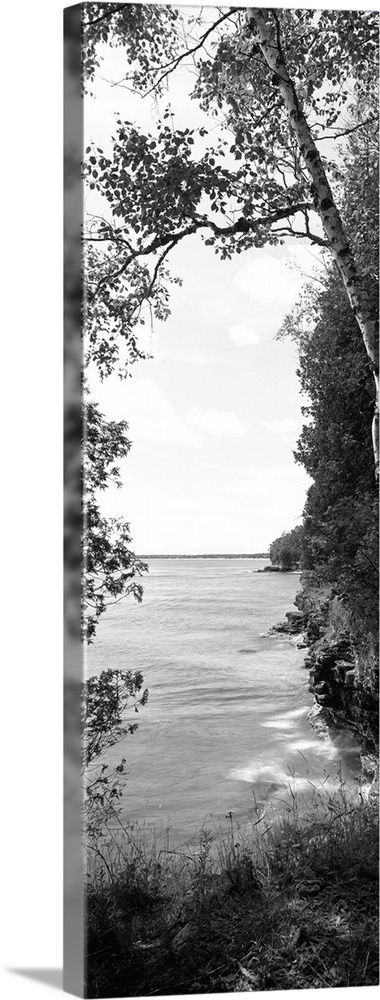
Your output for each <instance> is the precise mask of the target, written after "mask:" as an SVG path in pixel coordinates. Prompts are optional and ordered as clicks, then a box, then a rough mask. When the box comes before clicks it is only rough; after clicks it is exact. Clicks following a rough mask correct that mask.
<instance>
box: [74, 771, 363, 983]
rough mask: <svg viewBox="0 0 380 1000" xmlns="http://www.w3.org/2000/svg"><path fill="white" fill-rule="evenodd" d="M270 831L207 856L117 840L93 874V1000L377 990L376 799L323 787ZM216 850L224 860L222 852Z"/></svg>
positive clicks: (203, 838)
mask: <svg viewBox="0 0 380 1000" xmlns="http://www.w3.org/2000/svg"><path fill="white" fill-rule="evenodd" d="M301 799H302V796H300V795H296V794H295V795H294V796H293V798H292V804H291V806H288V807H287V808H286V809H285V810H284V812H283V814H282V816H281V817H280V818H278V819H277V820H276V821H275V822H273V823H271V821H270V820H268V818H267V817H265V814H261V813H260V810H259V808H257V810H256V811H254V812H253V814H252V817H251V824H252V832H251V834H250V835H249V836H247V835H245V836H244V835H242V831H241V830H240V829H239V827H238V825H237V824H235V823H234V819H233V815H232V814H230V835H229V837H228V838H227V839H226V840H224V841H223V842H221V843H220V842H219V843H218V844H217V845H215V843H214V841H213V835H212V833H211V832H210V831H208V830H207V829H203V830H202V831H201V833H200V834H199V843H198V846H197V848H196V849H194V847H191V846H189V845H186V844H184V845H182V847H180V848H177V849H172V848H171V846H170V840H169V834H168V838H167V842H166V843H165V845H164V846H160V844H159V843H158V842H155V841H153V842H152V841H150V842H148V841H147V840H146V839H144V831H143V830H140V831H139V829H138V828H137V829H136V828H133V827H131V828H130V829H128V828H125V830H124V831H123V832H122V836H121V837H119V836H115V832H114V831H111V830H109V831H108V833H107V832H105V834H104V840H103V843H102V846H101V849H100V847H99V851H100V852H101V853H100V857H98V859H97V861H98V862H100V863H98V864H95V863H94V864H93V868H92V871H91V873H89V874H88V876H87V887H86V901H87V926H88V932H87V947H88V962H87V972H88V981H87V984H86V995H87V996H90V997H109V996H114V997H125V996H154V995H160V996H166V995H169V996H170V995H181V994H196V993H215V992H254V991H256V990H266V991H269V990H278V989H310V988H326V987H330V988H331V987H346V986H347V987H354V986H371V985H376V984H377V983H378V935H377V874H376V872H377V858H378V811H377V806H376V801H375V800H374V799H373V798H372V797H371V796H370V795H368V794H367V792H366V790H365V789H364V790H362V789H361V788H360V786H359V787H358V791H357V795H356V796H355V797H354V798H353V797H352V795H350V794H349V793H348V792H347V790H346V788H345V785H344V782H343V781H340V782H339V784H338V785H337V788H336V791H335V793H334V794H331V793H328V792H327V791H326V789H325V787H324V786H323V784H322V783H320V782H317V783H316V784H315V786H314V792H313V797H312V801H311V803H309V805H308V807H307V808H306V811H304V810H303V809H302V802H301ZM215 846H216V850H215Z"/></svg>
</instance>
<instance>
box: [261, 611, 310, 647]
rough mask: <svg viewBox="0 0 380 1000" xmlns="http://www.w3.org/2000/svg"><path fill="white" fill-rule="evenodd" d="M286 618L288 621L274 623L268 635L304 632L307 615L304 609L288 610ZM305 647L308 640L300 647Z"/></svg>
mask: <svg viewBox="0 0 380 1000" xmlns="http://www.w3.org/2000/svg"><path fill="white" fill-rule="evenodd" d="M286 618H287V621H285V622H277V625H272V628H270V629H269V632H268V635H300V634H301V633H303V632H304V629H305V625H306V616H305V614H304V612H303V611H287V612H286ZM304 647H306V642H303V643H302V644H301V646H300V648H304Z"/></svg>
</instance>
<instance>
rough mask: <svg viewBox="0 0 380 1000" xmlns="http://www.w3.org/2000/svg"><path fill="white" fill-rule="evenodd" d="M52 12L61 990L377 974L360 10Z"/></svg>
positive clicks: (372, 476) (373, 510)
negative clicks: (63, 660)
mask: <svg viewBox="0 0 380 1000" xmlns="http://www.w3.org/2000/svg"><path fill="white" fill-rule="evenodd" d="M75 11H76V12H77V22H76V23H77V29H76V44H77V45H79V63H78V66H79V72H80V78H81V87H82V109H83V148H82V160H83V163H82V179H83V187H82V205H81V210H80V213H78V212H76V213H74V215H76V218H78V214H79V215H81V216H82V255H81V276H80V278H79V279H78V278H77V280H79V281H80V283H81V290H80V295H79V298H78V296H77V301H79V304H80V307H81V310H82V319H81V328H82V334H83V350H82V359H81V378H82V383H81V400H82V452H81V469H82V494H81V495H82V522H81V525H82V526H81V532H82V555H81V559H82V588H81V640H82V646H81V649H82V652H81V683H80V687H81V690H80V695H78V698H77V701H76V697H77V696H76V694H75V692H76V690H77V689H76V688H75V684H74V682H73V684H74V686H73V687H72V689H71V690H72V691H73V692H74V695H73V697H74V701H76V704H77V706H79V705H80V709H81V723H80V725H81V743H80V748H79V750H80V753H79V752H78V755H77V756H78V759H79V756H80V761H81V763H80V767H79V764H78V779H77V780H78V787H79V784H80V791H81V807H80V812H81V845H80V852H81V855H80V856H81V875H80V876H79V878H78V877H76V879H74V881H76V886H77V890H78V893H79V894H80V906H79V910H78V912H80V913H81V914H82V916H81V918H80V919H81V922H82V927H81V934H82V935H83V936H82V939H81V947H82V945H83V952H82V961H83V986H82V990H83V995H84V996H87V997H91V998H98V997H139V996H140V997H142V996H144V997H147V996H177V995H182V994H186V995H188V994H193V993H199V994H213V993H235V992H256V991H258V992H266V991H268V992H269V991H282V990H290V989H292V990H302V989H315V988H319V989H325V988H341V987H363V986H366V987H367V986H372V987H373V986H375V985H377V984H378V921H377V917H378V905H377V900H378V896H377V870H378V765H377V755H378V658H377V640H378V558H377V552H378V540H377V525H378V499H377V486H378V315H377V311H378V28H379V18H378V13H376V12H375V11H370V10H367V9H365V8H363V9H360V10H357V9H355V10H350V9H345V10H342V9H340V8H339V9H334V8H331V7H325V8H323V9H322V10H321V9H319V8H318V9H317V8H308V9H303V8H302V7H297V8H292V9H288V8H286V7H282V6H276V7H272V8H267V7H265V8H241V7H224V6H223V7H216V6H213V5H212V4H204V5H202V6H200V5H190V6H182V5H176V4H166V5H165V4H159V3H152V4H151V3H115V4H113V3H84V4H82V5H79V6H78V7H77V8H75ZM74 35H75V32H74ZM77 68H78V67H77ZM77 273H78V272H77ZM74 297H75V296H74ZM79 369H80V366H79V363H78V364H77V362H75V361H74V371H75V370H78V373H79ZM78 377H79V376H78ZM74 381H75V377H74ZM74 465H75V463H74ZM77 471H78V470H77V469H76V467H75V468H74V472H73V475H75V474H77ZM74 563H75V558H74ZM74 617H75V616H74ZM74 631H75V629H74ZM79 770H80V778H79ZM78 815H79V809H78ZM69 868H70V866H69V865H68V874H70V871H69ZM78 898H79V897H78ZM80 908H81V909H80ZM67 923H68V925H69V923H70V921H68V922H67ZM68 934H69V931H68ZM77 938H78V936H76V939H77ZM65 961H66V965H67V967H69V966H70V951H69V948H68V950H67V952H66V960H65ZM68 978H69V977H68Z"/></svg>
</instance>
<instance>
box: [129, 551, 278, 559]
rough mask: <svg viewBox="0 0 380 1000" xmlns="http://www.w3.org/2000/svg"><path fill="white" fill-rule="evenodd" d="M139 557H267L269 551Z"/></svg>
mask: <svg viewBox="0 0 380 1000" xmlns="http://www.w3.org/2000/svg"><path fill="white" fill-rule="evenodd" d="M138 558H139V559H269V552H232V553H230V552H221V553H212V552H210V553H207V552H206V553H201V554H195V555H186V554H185V553H181V554H180V555H163V554H162V555H152V554H151V555H145V556H140V555H139V556H138Z"/></svg>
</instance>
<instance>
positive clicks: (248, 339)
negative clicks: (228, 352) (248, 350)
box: [227, 323, 261, 347]
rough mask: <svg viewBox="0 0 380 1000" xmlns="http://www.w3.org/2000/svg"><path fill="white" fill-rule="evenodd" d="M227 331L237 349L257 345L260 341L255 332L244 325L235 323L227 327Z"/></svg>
mask: <svg viewBox="0 0 380 1000" xmlns="http://www.w3.org/2000/svg"><path fill="white" fill-rule="evenodd" d="M227 331H228V333H229V336H230V339H231V340H232V343H233V344H236V345H237V346H238V347H243V346H245V345H246V344H259V343H260V340H261V337H260V336H259V334H258V333H257V332H256V330H254V329H253V327H251V326H247V325H246V324H245V323H235V324H234V325H233V326H228V327H227Z"/></svg>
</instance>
